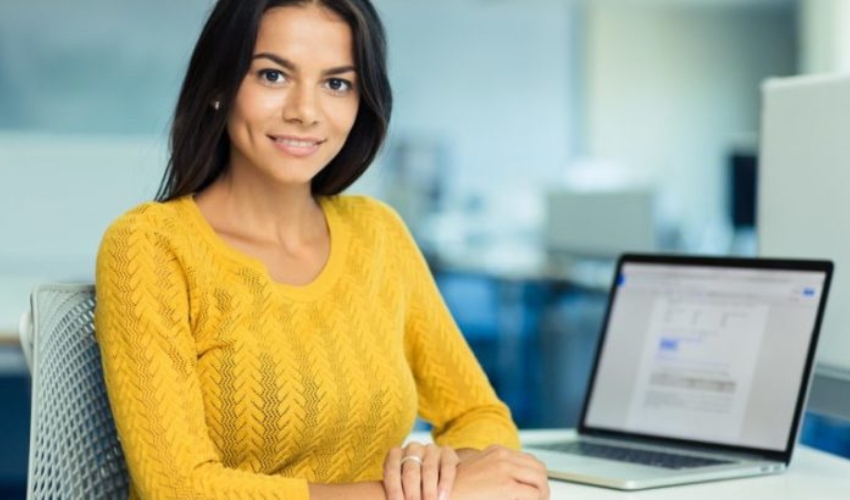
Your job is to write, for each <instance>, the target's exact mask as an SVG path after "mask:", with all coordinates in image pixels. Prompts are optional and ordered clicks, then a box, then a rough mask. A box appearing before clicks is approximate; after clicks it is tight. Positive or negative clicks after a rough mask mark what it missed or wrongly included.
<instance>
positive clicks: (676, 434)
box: [527, 254, 833, 490]
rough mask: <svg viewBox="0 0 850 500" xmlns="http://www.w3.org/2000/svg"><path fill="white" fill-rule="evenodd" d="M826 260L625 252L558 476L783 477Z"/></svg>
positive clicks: (613, 480)
mask: <svg viewBox="0 0 850 500" xmlns="http://www.w3.org/2000/svg"><path fill="white" fill-rule="evenodd" d="M832 267H833V266H832V263H831V262H829V261H809V260H779V259H741V258H722V257H681V256H658V255H634V254H632V255H624V256H622V257H621V258H620V260H619V262H618V264H617V268H616V272H615V275H614V280H613V284H612V287H611V292H610V296H609V304H608V310H607V312H606V318H605V321H604V323H603V325H604V326H603V329H602V333H601V338H600V340H599V348H598V350H597V354H596V361H595V363H594V367H593V372H592V375H591V378H590V384H589V387H588V390H587V395H586V397H585V402H584V407H583V409H582V413H581V418H580V420H579V426H578V433H577V437H576V439H574V440H569V441H563V442H551V443H542V444H534V445H531V444H529V445H527V451H529V452H532V453H534V454H535V455H536V456H537V457H538V458H539V459H540V460H542V461H543V462H544V463H545V464H546V467H547V469H548V470H549V476H550V477H552V478H556V479H565V480H569V481H576V482H581V483H587V484H593V485H598V486H605V487H610V488H617V489H624V490H637V489H644V488H655V487H660V486H670V485H675V484H684V483H693V482H700V481H711V480H718V479H727V478H734V477H744V476H754V475H761V474H772V473H778V472H782V471H784V470H785V469H786V468H787V467H788V465H789V463H790V461H791V454H792V452H793V450H794V444H795V443H796V440H797V433H798V430H799V426H800V422H801V418H802V413H803V408H804V406H805V400H806V394H807V392H808V387H809V382H810V375H811V372H812V366H813V362H814V356H815V347H816V345H817V339H818V330H819V327H820V323H821V318H822V317H823V312H824V308H825V305H826V298H827V293H828V290H829V283H830V279H831V276H832Z"/></svg>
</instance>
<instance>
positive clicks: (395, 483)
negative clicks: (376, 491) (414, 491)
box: [384, 447, 404, 500]
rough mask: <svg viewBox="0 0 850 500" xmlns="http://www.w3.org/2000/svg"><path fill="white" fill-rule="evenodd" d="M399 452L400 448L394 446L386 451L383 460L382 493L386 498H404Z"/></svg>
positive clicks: (400, 499)
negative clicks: (385, 456)
mask: <svg viewBox="0 0 850 500" xmlns="http://www.w3.org/2000/svg"><path fill="white" fill-rule="evenodd" d="M401 454H402V449H401V448H398V447H395V448H393V449H391V450H390V451H389V453H387V458H386V459H385V460H384V493H386V495H387V500H404V490H403V489H402V486H401Z"/></svg>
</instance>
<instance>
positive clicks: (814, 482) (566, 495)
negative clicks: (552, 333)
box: [412, 430, 850, 500]
mask: <svg viewBox="0 0 850 500" xmlns="http://www.w3.org/2000/svg"><path fill="white" fill-rule="evenodd" d="M521 434H522V440H523V442H524V443H533V442H540V441H547V440H551V439H553V438H554V439H557V438H558V437H564V436H571V435H573V431H568V430H560V431H555V430H528V431H522V433H521ZM417 438H420V439H427V438H428V436H427V435H418V434H417V435H414V436H412V439H417ZM549 485H550V489H551V492H552V496H551V500H562V499H563V500H566V499H578V498H580V499H582V500H602V499H605V500H683V499H687V500H737V499H741V500H762V499H765V500H767V499H770V500H801V499H811V500H839V499H840V500H847V499H850V460H844V459H842V458H840V457H836V456H834V455H830V454H828V453H823V452H821V451H818V450H815V449H812V448H809V447H807V446H802V445H799V446H798V447H797V449H796V451H795V452H794V459H793V461H792V462H791V466H790V467H789V469H788V470H787V471H786V472H784V473H782V474H777V475H771V476H761V477H751V478H744V479H730V480H724V481H716V482H711V483H700V484H691V485H685V486H672V487H668V488H658V489H653V490H643V491H636V492H624V491H617V490H610V489H606V488H598V487H595V486H586V485H581V484H574V483H568V482H565V481H558V480H550V481H549Z"/></svg>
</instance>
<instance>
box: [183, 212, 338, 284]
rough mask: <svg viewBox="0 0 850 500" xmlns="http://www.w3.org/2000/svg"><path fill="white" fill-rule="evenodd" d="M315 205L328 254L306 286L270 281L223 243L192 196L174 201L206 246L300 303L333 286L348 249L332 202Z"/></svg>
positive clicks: (260, 265)
mask: <svg viewBox="0 0 850 500" xmlns="http://www.w3.org/2000/svg"><path fill="white" fill-rule="evenodd" d="M318 202H319V206H320V207H321V209H322V213H323V214H324V216H325V221H326V223H327V225H328V232H329V233H330V240H331V241H330V246H331V248H330V253H329V255H328V260H327V261H326V262H325V265H324V267H322V270H321V271H319V274H318V275H317V276H316V277H315V278H314V279H313V281H311V282H310V283H307V284H304V285H292V284H289V283H282V282H280V281H276V280H275V279H274V278H272V276H271V274H270V273H269V269H268V267H266V265H265V263H264V262H263V261H261V260H260V259H258V258H256V257H252V256H251V255H248V254H246V253H245V252H243V251H241V250H239V249H237V248H234V247H232V246H230V245H229V244H227V242H225V241H224V240H223V239H222V238H221V236H219V235H218V233H216V232H215V229H213V227H212V225H210V223H209V221H208V220H207V219H206V217H204V214H203V213H202V212H201V209H200V208H199V207H198V205H197V203H196V202H195V198H194V196H192V195H186V196H184V197H183V198H181V199H179V200H178V204H179V205H182V206H183V207H184V208H185V210H184V211H185V212H186V213H187V215H188V217H189V219H190V221H191V222H192V223H193V224H192V225H193V226H195V228H196V229H197V232H198V233H199V234H200V236H201V237H202V238H203V239H204V240H205V241H206V242H207V243H208V244H209V245H210V247H211V248H212V249H213V251H214V252H215V253H217V254H219V255H222V256H224V257H227V258H228V259H229V260H231V261H233V262H235V263H237V264H242V265H247V266H249V267H251V268H253V269H256V270H257V271H259V272H260V273H261V275H262V276H263V278H264V279H265V280H266V282H267V283H268V284H269V285H270V286H272V287H274V288H275V289H276V290H277V291H279V292H280V293H282V294H284V295H286V296H288V297H290V298H293V299H303V300H313V299H316V298H318V297H320V296H321V295H322V294H324V293H325V292H326V291H327V290H328V289H329V288H330V287H331V286H332V285H333V284H334V283H336V281H337V279H338V278H339V275H340V274H341V273H342V270H343V267H344V262H345V253H346V252H347V249H348V231H347V227H346V225H345V224H344V223H343V221H342V218H341V216H340V214H339V212H338V211H337V209H336V206H335V205H334V203H333V201H332V199H330V198H329V197H325V196H321V197H319V198H318Z"/></svg>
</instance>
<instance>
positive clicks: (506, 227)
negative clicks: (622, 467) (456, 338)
mask: <svg viewBox="0 0 850 500" xmlns="http://www.w3.org/2000/svg"><path fill="white" fill-rule="evenodd" d="M374 1H375V4H376V6H377V7H378V9H379V10H380V12H381V14H382V15H383V18H384V21H385V24H386V27H387V30H388V35H389V41H390V70H391V78H392V81H393V85H394V89H395V92H396V107H395V113H394V116H393V122H392V126H391V130H390V137H389V140H388V143H387V146H386V148H385V151H384V153H383V154H382V156H381V158H380V159H379V161H378V162H377V164H376V165H375V166H374V167H373V168H372V169H371V170H370V172H369V173H368V174H367V175H366V176H365V178H364V179H362V180H361V181H360V182H358V184H357V185H356V186H355V187H354V189H353V191H355V192H363V193H367V194H371V195H374V196H377V197H379V198H382V199H385V200H386V201H388V202H390V203H391V204H393V205H394V206H395V207H396V208H397V209H398V210H399V211H400V212H401V213H402V214H403V216H404V217H405V219H406V220H407V222H408V224H409V225H410V226H411V229H412V230H413V231H414V234H415V235H416V237H417V239H418V240H419V242H420V244H421V245H422V247H423V249H424V250H425V252H426V255H427V256H428V257H429V259H430V261H431V263H432V265H433V268H434V271H435V274H436V277H437V280H438V284H439V285H440V287H441V289H442V291H443V293H444V295H445V296H446V299H447V301H448V303H449V305H450V307H451V308H452V310H453V312H454V313H455V315H456V317H457V320H458V323H459V324H460V326H461V328H462V329H463V331H464V334H465V335H466V336H467V338H468V339H469V341H470V343H471V344H472V346H473V348H474V349H475V350H476V352H477V353H478V355H479V357H480V359H481V361H482V364H483V365H484V366H485V369H486V370H487V371H488V374H489V376H490V377H491V380H492V381H493V383H494V385H495V386H496V388H497V390H498V391H499V393H500V395H502V397H503V398H505V399H506V401H507V402H508V403H509V404H510V405H511V408H512V410H513V411H514V414H515V416H516V418H517V420H518V422H519V423H520V424H521V425H522V426H524V427H544V426H564V425H571V424H573V423H574V422H575V418H576V412H577V411H578V408H579V406H580V404H581V399H582V397H583V387H584V383H585V381H586V378H587V371H588V370H589V365H590V362H591V360H590V356H591V353H592V350H593V348H594V346H595V340H596V338H597V337H596V336H597V335H598V328H599V322H600V320H601V314H602V311H603V309H604V306H605V293H604V288H605V286H606V284H607V280H608V279H609V274H608V273H609V272H610V265H609V263H610V261H609V259H610V257H611V256H612V255H613V253H615V252H616V251H617V250H618V249H625V248H644V249H663V250H676V251H684V252H700V253H718V254H725V253H737V254H744V255H747V254H752V253H754V252H755V233H756V231H757V227H754V225H753V222H754V219H753V217H752V209H751V208H750V209H748V208H747V207H748V203H749V206H750V207H752V197H753V192H752V180H753V176H752V174H753V172H754V169H755V165H756V158H755V156H756V153H757V151H758V141H757V138H758V127H759V113H760V95H759V85H760V82H761V81H762V80H763V79H764V78H766V77H769V76H788V75H794V74H801V73H820V72H834V71H850V5H848V3H850V2H846V1H843V0H801V1H793V0H587V1H579V0H573V1H571V0H431V1H429V2H415V1H411V0H374ZM211 3H212V2H211V0H181V1H180V2H171V1H165V0H146V1H136V0H133V1H127V2H109V1H106V0H75V2H61V1H58V0H5V1H3V2H0V190H2V196H0V332H2V333H3V334H4V336H3V337H0V338H4V340H3V341H2V344H0V346H2V347H0V397H2V398H3V400H4V404H3V405H2V407H3V410H2V411H0V442H2V446H0V497H2V496H4V495H8V496H10V497H12V498H15V497H16V496H15V495H17V494H18V492H19V491H20V488H21V482H22V481H23V479H24V476H25V460H26V446H27V432H28V403H27V401H28V392H27V391H28V386H27V375H26V369H25V367H24V365H23V361H22V359H21V357H20V355H19V352H18V350H17V347H16V346H15V343H14V340H12V339H11V334H13V333H14V332H15V330H16V325H17V319H18V317H19V315H20V313H21V312H22V311H23V310H24V308H26V307H27V294H28V292H29V289H30V288H31V286H32V285H34V284H36V283H39V282H45V281H91V280H92V268H93V262H94V254H95V252H96V248H97V244H98V241H99V237H100V234H101V233H102V232H103V230H104V228H105V227H106V225H107V224H108V223H109V222H110V221H111V220H112V219H114V218H115V217H116V216H117V215H118V214H120V213H121V212H123V211H124V210H126V209H128V208H130V207H131V206H133V205H135V204H136V203H138V202H140V201H143V200H146V199H150V198H151V197H152V196H153V194H154V192H155V190H156V187H157V185H158V181H159V178H160V175H161V172H162V168H163V165H164V162H165V158H166V139H167V132H168V126H169V118H170V113H171V111H172V107H173V104H174V101H175V99H176V95H177V91H178V88H179V85H180V81H181V78H182V75H183V71H184V69H185V65H186V62H187V60H188V57H189V54H190V52H191V49H192V43H193V42H194V39H195V38H196V36H197V33H198V32H199V30H200V24H201V22H202V20H203V19H204V16H205V14H206V12H207V11H208V9H209V8H210V5H211ZM748 172H749V174H748ZM735 179H737V181H736V182H733V180H735ZM748 183H749V184H748ZM748 186H749V188H748ZM558 200H560V201H558ZM736 200H737V202H736ZM594 203H602V205H601V206H602V207H605V208H604V210H606V211H610V213H607V214H604V213H602V210H600V211H594V212H581V211H580V209H581V207H593V206H597V207H598V206H599V205H593V204H594ZM565 206H566V207H572V209H571V210H570V211H569V212H568V213H564V212H563V211H560V212H559V210H564V209H563V207H565ZM635 207H639V208H640V209H639V210H636V209H634V208H635ZM576 213H583V214H585V217H586V223H584V224H577V223H574V222H570V223H569V224H568V223H567V222H566V221H570V220H571V219H570V216H574V215H575V214H576ZM594 214H597V215H596V216H597V217H599V218H605V217H607V218H605V219H604V223H599V222H598V221H599V220H600V219H594V217H595V216H594ZM579 221H581V218H580V220H579ZM647 221H648V222H647ZM559 222H561V223H562V224H559ZM634 228H643V229H642V230H640V231H637V232H635V231H630V229H634ZM600 231H601V233H600ZM589 241H593V242H594V245H590V246H583V245H582V243H583V242H589ZM542 401H545V402H546V404H545V405H544V404H542V403H541V402H542ZM804 439H805V440H807V442H811V443H814V444H816V445H818V446H820V447H823V448H827V449H830V450H832V451H835V452H837V453H844V454H850V431H848V430H847V427H845V426H843V425H842V424H841V422H839V421H835V420H832V419H829V418H825V417H818V416H810V418H808V419H807V424H806V427H805V430H804Z"/></svg>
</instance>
